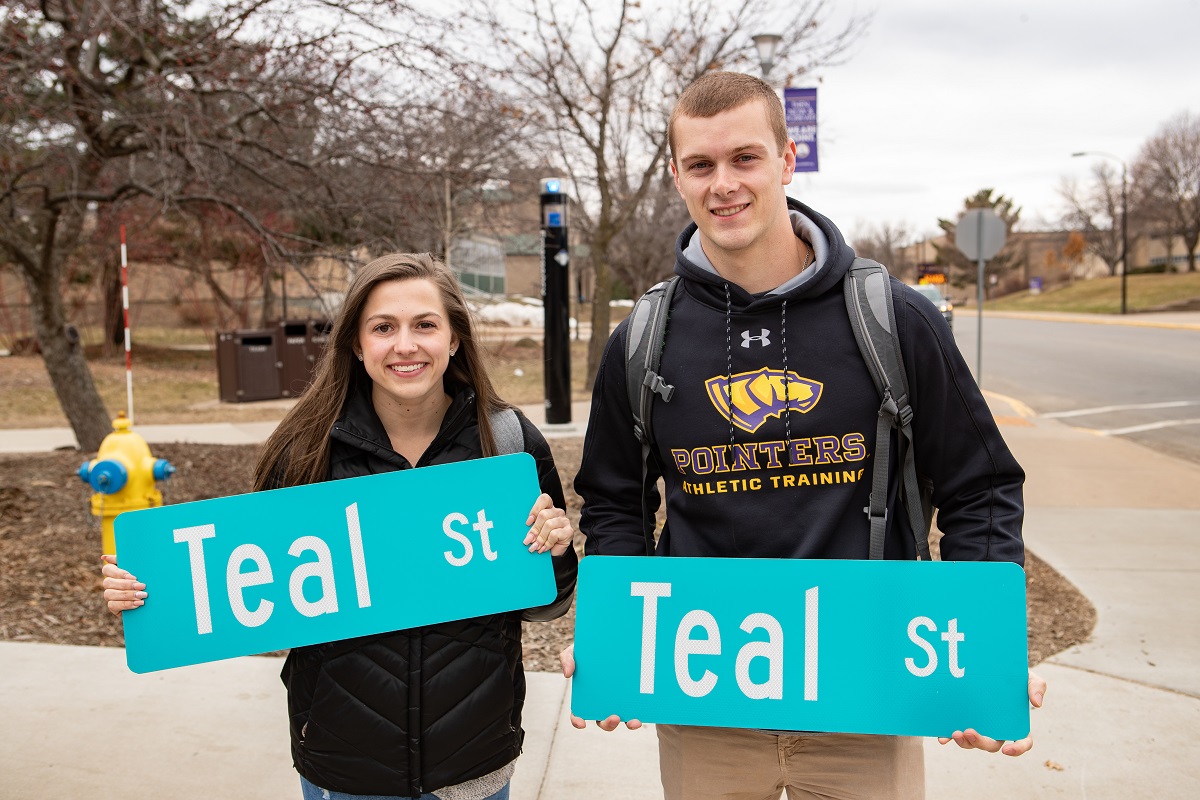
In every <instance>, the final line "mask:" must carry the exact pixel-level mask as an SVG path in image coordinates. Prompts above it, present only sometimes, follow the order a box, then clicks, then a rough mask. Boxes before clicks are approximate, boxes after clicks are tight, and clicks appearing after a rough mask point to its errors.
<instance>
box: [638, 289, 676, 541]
mask: <svg viewBox="0 0 1200 800" xmlns="http://www.w3.org/2000/svg"><path fill="white" fill-rule="evenodd" d="M678 283H679V278H678V277H673V278H671V279H669V280H665V281H663V282H661V283H658V284H655V285H654V286H652V287H650V289H649V290H647V291H646V293H645V294H644V295H642V296H641V297H639V298H638V301H637V302H636V303H634V304H633V311H631V312H630V313H629V330H628V331H626V337H627V338H626V339H625V383H626V386H627V389H628V392H629V409H630V411H631V412H633V433H634V435H635V436H636V437H637V440H638V442H639V443H640V444H641V446H642V484H641V486H642V520H643V526H644V527H643V534H644V535H645V537H646V555H653V554H654V526H653V524H652V523H650V524H647V523H646V520H647V518H648V517H652V516H653V515H652V514H651V512H650V509H649V508H648V507H647V506H648V497H647V487H646V480H647V478H648V477H649V474H650V447H651V443H652V442H653V439H654V437H653V433H652V431H651V427H650V420H651V416H652V414H651V412H652V411H653V408H654V397H655V395H658V396H659V397H661V398H662V399H663V402H669V401H670V400H671V396H672V395H673V394H675V387H674V386H671V385H670V384H668V383H667V382H666V381H664V380H663V378H662V376H661V375H659V374H658V369H659V366H660V364H661V363H662V351H663V345H665V344H666V340H667V317H668V316H669V315H670V311H671V298H672V297H673V296H674V294H675V287H676V285H678Z"/></svg>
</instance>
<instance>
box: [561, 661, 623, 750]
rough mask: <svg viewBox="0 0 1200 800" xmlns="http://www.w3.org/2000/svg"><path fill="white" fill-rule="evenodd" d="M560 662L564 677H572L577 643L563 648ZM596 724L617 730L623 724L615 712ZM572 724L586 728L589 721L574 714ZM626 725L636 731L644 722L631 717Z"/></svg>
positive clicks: (606, 728) (581, 728)
mask: <svg viewBox="0 0 1200 800" xmlns="http://www.w3.org/2000/svg"><path fill="white" fill-rule="evenodd" d="M558 662H559V663H560V664H561V665H562V673H563V677H564V678H570V677H571V676H572V675H574V674H575V645H573V644H572V645H568V646H567V649H566V650H563V651H562V652H561V653H559V654H558ZM596 724H597V725H599V726H600V730H604V731H615V730H616V729H617V727H618V726H619V725H620V724H621V718H620V717H618V716H617V715H616V714H613V715H612V716H611V717H609V718H607V719H598V720H596ZM571 725H573V726H574V727H576V728H578V729H579V730H583V729H584V728H586V727H587V722H586V721H585V720H584V719H583V717H577V716H575V715H574V714H572V715H571ZM625 727H626V728H629V730H631V731H636V730H637V729H638V728H640V727H642V723H641V722H639V721H638V720H636V719H631V720H629V721H628V722H626V723H625Z"/></svg>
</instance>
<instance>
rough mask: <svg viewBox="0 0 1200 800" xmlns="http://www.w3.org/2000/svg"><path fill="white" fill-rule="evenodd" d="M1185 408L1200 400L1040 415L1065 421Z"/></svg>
mask: <svg viewBox="0 0 1200 800" xmlns="http://www.w3.org/2000/svg"><path fill="white" fill-rule="evenodd" d="M1185 406H1200V400H1171V401H1169V402H1165V403H1135V404H1130V405H1123V406H1100V407H1099V408H1080V409H1076V410H1074V411H1052V412H1050V413H1049V414H1042V415H1041V416H1042V419H1067V418H1068V417H1086V416H1088V415H1090V414H1107V413H1109V412H1111V411H1138V410H1142V409H1150V408H1184V407H1185Z"/></svg>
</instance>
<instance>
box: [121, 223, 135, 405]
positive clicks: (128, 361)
mask: <svg viewBox="0 0 1200 800" xmlns="http://www.w3.org/2000/svg"><path fill="white" fill-rule="evenodd" d="M121 309H122V311H123V312H124V315H125V413H126V416H128V417H129V424H130V425H133V357H132V356H131V354H130V342H129V262H128V259H127V257H126V251H125V226H124V225H122V226H121Z"/></svg>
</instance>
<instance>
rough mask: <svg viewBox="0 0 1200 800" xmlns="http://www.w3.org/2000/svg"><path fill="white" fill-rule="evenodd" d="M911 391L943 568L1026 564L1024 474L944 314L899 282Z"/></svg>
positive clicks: (896, 296) (920, 467) (896, 292)
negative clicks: (960, 563)
mask: <svg viewBox="0 0 1200 800" xmlns="http://www.w3.org/2000/svg"><path fill="white" fill-rule="evenodd" d="M893 300H894V301H895V303H896V306H897V311H898V312H900V311H901V310H902V311H903V312H904V313H903V314H900V313H897V317H898V319H902V323H901V324H902V325H903V330H902V335H901V342H902V343H903V344H902V348H903V352H904V362H905V368H906V371H907V373H908V380H909V387H910V390H911V391H912V394H913V397H912V409H913V438H914V442H915V458H916V466H917V472H918V474H920V475H922V476H925V477H928V478H929V479H931V480H932V482H933V487H934V489H933V504H934V506H936V507H937V509H938V513H937V526H938V528H939V529H940V530H941V531H942V532H943V534H944V536H943V537H942V540H941V557H942V560H943V561H1012V562H1015V563H1017V564H1024V560H1025V548H1024V544H1023V543H1022V540H1021V524H1022V520H1023V517H1024V503H1023V500H1022V485H1023V484H1024V481H1025V473H1024V471H1023V470H1022V469H1021V466H1020V464H1018V463H1017V460H1016V458H1015V457H1014V456H1013V454H1012V452H1011V451H1010V450H1009V449H1008V445H1007V444H1006V443H1005V442H1004V438H1003V437H1002V436H1001V435H1000V430H999V428H997V426H996V420H995V419H994V417H993V416H992V412H991V410H990V409H989V408H988V405H987V401H986V400H985V399H984V397H983V393H982V392H981V391H980V390H979V387H978V385H977V384H976V382H975V379H974V377H973V376H972V375H971V373H970V370H969V369H968V367H967V364H966V362H965V361H964V360H963V357H962V353H960V352H959V349H958V344H957V343H956V342H955V340H954V334H953V333H952V332H951V330H950V327H949V325H947V324H946V321H945V320H944V319H943V318H942V316H941V314H940V313H939V312H938V310H937V309H936V308H934V307H933V305H932V304H931V303H929V302H928V301H927V300H925V299H924V298H922V297H920V296H918V295H917V294H916V293H915V292H914V291H912V290H911V289H908V288H907V287H904V286H902V285H900V284H899V282H896V281H894V282H893Z"/></svg>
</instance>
